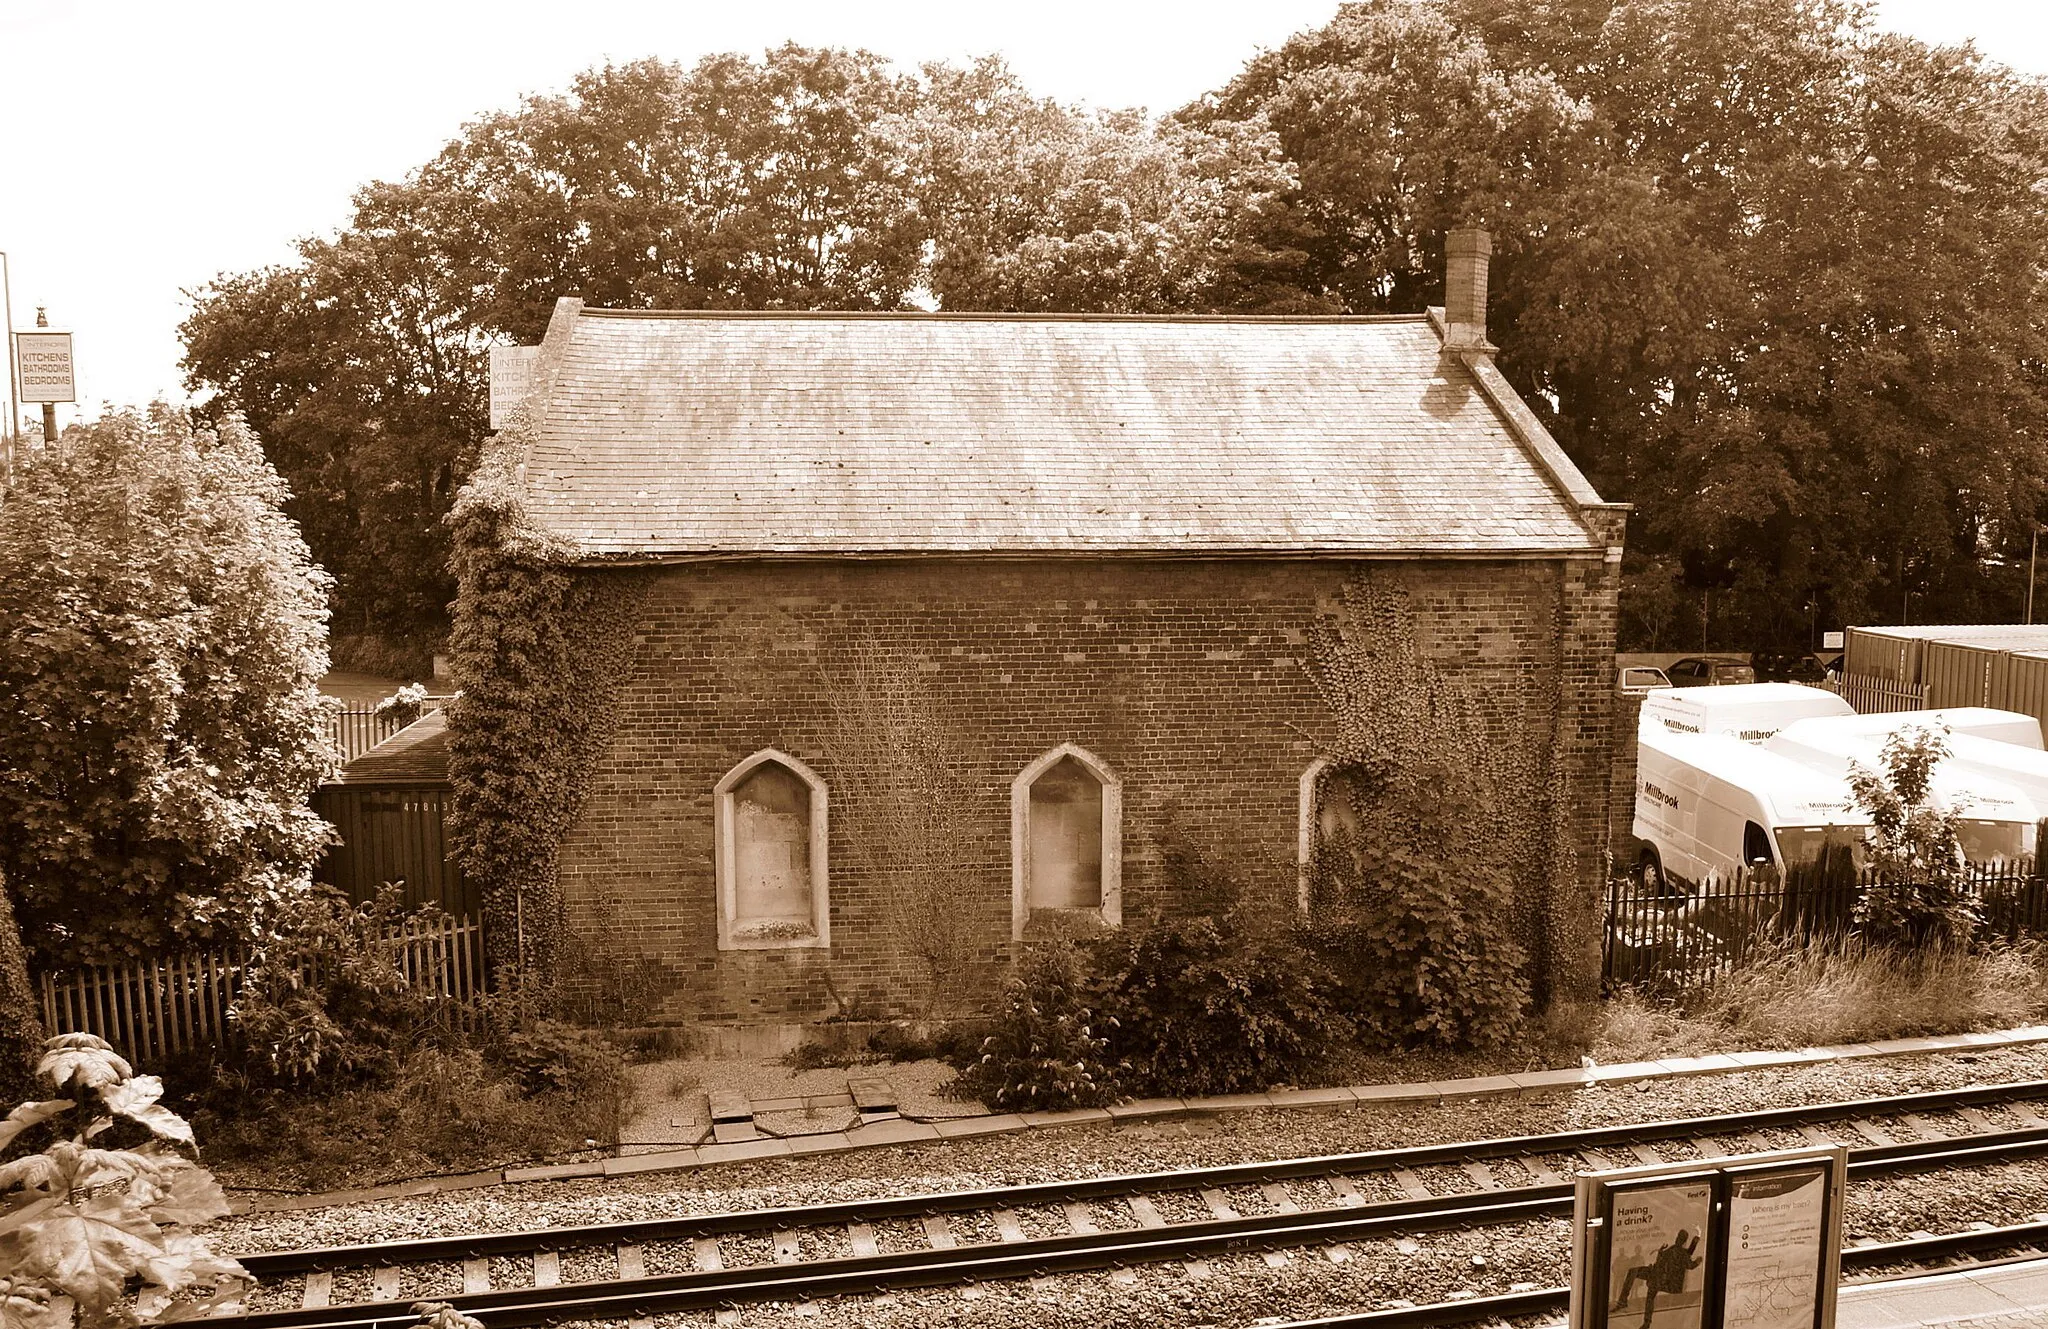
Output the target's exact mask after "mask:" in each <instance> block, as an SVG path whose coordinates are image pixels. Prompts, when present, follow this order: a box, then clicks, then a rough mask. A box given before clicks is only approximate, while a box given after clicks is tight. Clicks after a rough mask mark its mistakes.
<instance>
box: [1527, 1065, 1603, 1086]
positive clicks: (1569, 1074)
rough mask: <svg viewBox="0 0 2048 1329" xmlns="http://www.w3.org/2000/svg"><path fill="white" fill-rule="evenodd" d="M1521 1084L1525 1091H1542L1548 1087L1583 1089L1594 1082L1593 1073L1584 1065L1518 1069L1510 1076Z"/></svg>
mask: <svg viewBox="0 0 2048 1329" xmlns="http://www.w3.org/2000/svg"><path fill="white" fill-rule="evenodd" d="M1508 1078H1509V1079H1510V1080H1513V1081H1514V1082H1515V1083H1516V1084H1518V1085H1520V1086H1521V1087H1522V1088H1523V1090H1524V1091H1525V1092H1541V1091H1542V1090H1546V1089H1583V1088H1585V1087H1586V1086H1587V1085H1589V1084H1592V1083H1593V1082H1594V1081H1593V1078H1592V1076H1591V1074H1590V1073H1589V1072H1588V1071H1587V1070H1586V1068H1585V1067H1583V1066H1574V1067H1571V1068H1570V1069H1564V1068H1559V1069H1558V1070H1554V1071H1516V1072H1515V1073H1514V1074H1513V1075H1510V1076H1509V1077H1508Z"/></svg>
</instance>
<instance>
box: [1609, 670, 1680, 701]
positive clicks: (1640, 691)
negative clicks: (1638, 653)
mask: <svg viewBox="0 0 2048 1329" xmlns="http://www.w3.org/2000/svg"><path fill="white" fill-rule="evenodd" d="M1670 686H1671V680H1670V679H1668V678H1666V677H1665V676H1664V671H1663V670H1661V669H1659V668H1657V666H1655V665H1623V666H1622V670H1621V694H1622V695H1623V696H1624V697H1644V696H1648V695H1649V693H1650V690H1651V689H1652V688H1668V687H1670Z"/></svg>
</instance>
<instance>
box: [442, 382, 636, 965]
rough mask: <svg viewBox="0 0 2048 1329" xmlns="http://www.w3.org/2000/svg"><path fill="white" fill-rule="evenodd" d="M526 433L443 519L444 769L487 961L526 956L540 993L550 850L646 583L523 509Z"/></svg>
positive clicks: (592, 750)
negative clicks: (451, 575) (446, 609)
mask: <svg viewBox="0 0 2048 1329" xmlns="http://www.w3.org/2000/svg"><path fill="white" fill-rule="evenodd" d="M530 436H531V435H530V429H529V426H528V425H527V424H526V422H525V421H524V420H523V419H515V421H514V423H513V425H512V426H511V427H510V428H508V429H507V430H505V431H504V432H503V433H502V434H500V435H499V437H498V440H497V442H496V443H495V445H494V446H493V447H492V448H491V450H490V451H489V452H487V453H486V455H485V457H484V460H483V461H482V463H481V464H480V465H479V466H478V467H477V469H476V471H475V473H474V474H473V475H472V476H471V477H470V480H469V482H468V483H467V484H466V485H464V486H463V488H462V491H461V493H460V494H459V495H458V496H457V498H456V501H455V506H454V509H453V511H452V512H451V513H450V514H449V520H450V522H451V524H452V525H453V527H454V553H453V560H452V561H453V564H454V569H455V577H456V587H457V590H456V600H455V630H454V635H453V638H452V641H451V645H450V654H451V659H450V664H451V667H452V668H453V670H454V674H455V682H456V684H457V686H458V687H459V688H460V689H461V695H460V696H459V697H458V698H457V699H456V700H455V702H454V703H453V704H452V705H451V707H450V712H449V744H448V746H449V762H448V767H449V776H450V778H451V780H452V781H453V784H454V800H453V803H454V807H453V816H452V822H453V824H452V826H451V829H450V837H451V840H452V842H453V845H454V848H455V852H456V854H457V856H458V859H459V861H460V862H461V864H462V870H463V871H464V872H465V873H467V874H468V875H469V876H470V877H471V878H472V879H473V880H475V881H476V882H478V883H479V884H480V886H481V889H482V893H483V899H484V913H485V917H486V918H487V919H488V920H489V926H488V927H487V928H486V929H485V933H484V936H485V942H486V946H487V948H488V949H487V955H486V963H487V964H488V965H489V967H490V968H492V969H493V970H497V969H499V968H500V967H502V966H505V965H517V966H518V967H519V968H520V970H521V973H522V975H523V982H524V984H525V985H526V986H527V987H528V988H529V989H531V988H533V987H539V988H541V989H543V990H545V989H546V988H548V987H549V986H551V985H552V983H553V981H554V979H555V977H556V969H557V962H558V960H559V958H560V952H561V947H562V941H563V937H562V931H563V913H562V897H561V890H560V886H559V883H558V881H557V879H556V856H557V854H558V852H559V851H560V849H561V846H562V841H563V839H564V838H565V837H566V836H567V835H568V833H569V831H570V828H571V827H573V826H574V825H575V824H576V819H577V816H578V815H579V813H580V812H581V810H582V807H583V799H584V796H585V794H586V792H587V791H588V787H589V781H590V772H591V769H592V767H593V766H594V764H595V762H596V759H597V756H598V754H599V753H601V752H603V751H604V749H605V746H606V744H607V742H608V741H609V739H610V737H611V732H612V727H613V723H614V711H615V706H614V702H615V698H616V695H617V688H618V682H619V679H620V678H621V676H622V675H623V674H624V672H625V666H626V664H627V661H628V658H629V656H630V653H631V650H632V631H633V625H634V622H635V621H636V619H637V617H638V612H639V608H640V604H641V600H642V598H643V597H644V595H645V593H646V586H647V577H646V575H645V574H642V573H638V572H630V571H622V570H613V569H590V568H579V567H576V566H575V564H574V559H575V557H576V550H575V548H574V546H572V545H571V544H569V543H568V542H567V541H564V540H562V539H561V538H560V537H557V536H555V535H552V534H550V533H549V532H546V531H543V530H541V529H540V528H539V527H538V526H537V525H535V524H534V523H533V522H532V521H531V520H530V519H529V518H528V517H527V515H526V512H525V510H524V507H523V500H522V491H521V489H520V485H519V481H518V471H517V467H518V465H519V462H520V459H521V458H523V457H524V456H525V454H526V451H527V445H528V442H529V439H530Z"/></svg>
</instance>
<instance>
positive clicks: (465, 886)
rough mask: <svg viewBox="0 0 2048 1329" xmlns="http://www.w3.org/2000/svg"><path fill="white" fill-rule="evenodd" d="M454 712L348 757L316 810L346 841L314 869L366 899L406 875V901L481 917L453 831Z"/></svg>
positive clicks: (319, 794) (318, 797) (430, 717)
mask: <svg viewBox="0 0 2048 1329" xmlns="http://www.w3.org/2000/svg"><path fill="white" fill-rule="evenodd" d="M450 789H451V786H450V784H449V781H448V716H447V713H446V712H445V711H433V712H430V713H429V714H427V715H424V716H422V717H421V718H420V719H419V720H417V721H415V722H414V723H412V724H410V725H407V726H406V727H405V728H404V729H401V730H399V731H398V732H397V733H395V734H393V735H392V736H391V737H389V738H387V739H385V740H384V741H383V742H381V743H379V744H377V745H376V746H375V747H373V748H371V749H370V750H369V751H368V752H365V753H363V754H362V755H361V756H360V757H357V758H356V759H355V760H353V761H351V762H349V763H348V764H346V765H345V766H343V767H342V768H341V770H340V771H339V772H337V773H336V774H335V776H334V778H333V779H332V780H329V781H328V782H327V783H325V784H323V785H321V786H320V788H319V789H318V790H316V791H315V792H314V794H313V811H315V812H317V813H319V814H320V815H321V816H322V817H325V818H326V819H327V820H328V821H329V822H330V823H332V824H333V826H334V828H335V830H336V831H337V832H338V833H339V835H340V837H341V842H340V843H339V844H337V845H335V846H333V847H332V848H331V849H329V850H328V851H327V854H326V856H325V857H324V858H322V859H321V861H320V863H319V866H317V867H316V868H314V870H313V875H314V877H315V878H316V879H318V880H320V881H324V882H327V883H329V884H331V885H334V886H338V887H340V888H341V889H342V890H344V891H347V892H348V894H349V898H351V899H354V900H368V899H370V898H372V897H373V896H375V895H376V893H377V888H378V887H379V886H380V885H382V884H383V883H384V882H387V881H400V880H403V882H404V883H405V903H406V905H407V907H409V908H410V907H415V906H418V905H422V904H437V905H439V906H441V908H443V909H445V910H447V911H448V912H449V913H451V914H453V915H455V916H456V917H457V918H465V917H466V918H469V919H471V920H476V919H479V918H481V917H482V914H483V899H482V895H481V893H480V892H479V891H478V890H477V889H476V887H475V886H474V885H473V884H472V883H470V882H469V881H468V880H466V879H465V878H464V877H463V875H462V868H461V866H460V865H459V864H458V863H457V862H456V861H455V859H454V857H453V856H452V854H451V852H450V849H449V845H448V836H447V829H446V826H447V815H448V807H449V802H450Z"/></svg>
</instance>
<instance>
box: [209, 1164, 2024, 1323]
mask: <svg viewBox="0 0 2048 1329" xmlns="http://www.w3.org/2000/svg"><path fill="white" fill-rule="evenodd" d="M2041 1154H2048V1127H2042V1128H2036V1129H2032V1130H2025V1131H2007V1132H1998V1133H1994V1134H1983V1135H1976V1136H1969V1137H1963V1138H1961V1139H1955V1140H1930V1141H1920V1142H1917V1143H1913V1144H1903V1145H1884V1146H1872V1147H1869V1148H1865V1149H1858V1150H1853V1151H1851V1155H1850V1174H1851V1175H1852V1176H1879V1175H1887V1174H1892V1173H1898V1172H1907V1171H1924V1170H1928V1169H1930V1168H1942V1167H1948V1168H1968V1167H1978V1166H1984V1165H1987V1164H1993V1163H2003V1162H2009V1161H2012V1160H2013V1159H2016V1158H2020V1157H2027V1156H2033V1155H2041ZM1168 1175H1173V1174H1168ZM1572 1191H1573V1188H1572V1186H1571V1185H1570V1184H1569V1183H1564V1184H1553V1185H1544V1186H1525V1187H1517V1188H1513V1189H1507V1190H1499V1191H1477V1192H1468V1193H1466V1194H1463V1195H1455V1196H1444V1197H1436V1198H1431V1199H1411V1200H1395V1201H1386V1202H1382V1203H1377V1204H1366V1205H1360V1206H1357V1207H1353V1208H1340V1209H1311V1210H1302V1211H1298V1212H1295V1213H1288V1214H1270V1215H1260V1216H1256V1217H1239V1218H1230V1219H1210V1220H1204V1221H1201V1222H1194V1223H1179V1224H1171V1225H1168V1226H1166V1227H1158V1228H1137V1229H1125V1230H1120V1231H1115V1232H1097V1233H1085V1234H1073V1235H1069V1236H1064V1237H1045V1238H1037V1239H1033V1240H1025V1241H1017V1242H1006V1243H991V1244H985V1245H976V1246H970V1247H964V1248H951V1249H927V1250H919V1251H910V1252H905V1253H902V1254H896V1255H871V1256H850V1257H841V1258H837V1259H831V1260H817V1261H811V1262H807V1263H800V1264H794V1265H787V1264H764V1265H750V1266H745V1267H742V1268H739V1269H731V1270H709V1271H693V1272H690V1273H677V1274H661V1275H654V1276H648V1277H641V1278H634V1279H617V1280H609V1281H603V1282H590V1283H566V1284H558V1285H555V1286H552V1287H532V1288H505V1289H495V1290H492V1291H489V1292H471V1293H460V1294H453V1295H448V1296H443V1297H437V1298H435V1299H436V1300H441V1301H446V1302H447V1303H448V1304H450V1305H453V1306H454V1307H456V1308H457V1309H458V1310H461V1311H462V1312H463V1313H464V1314H467V1315H473V1316H475V1317H477V1318H478V1319H480V1320H482V1321H483V1322H484V1324H485V1325H486V1326H487V1329H514V1327H515V1326H531V1325H543V1324H552V1323H558V1322H561V1321H564V1320H571V1319H574V1320H606V1319H633V1318H640V1317H645V1316H649V1315H654V1314H657V1313H664V1312H673V1311H683V1310H699V1309H704V1308H706V1307H715V1306H722V1305H727V1304H732V1303H736V1302H741V1301H767V1300H773V1301H791V1300H806V1299H811V1298H816V1297H822V1296H834V1295H841V1294H846V1293H856V1292H868V1291H875V1290H880V1289H883V1288H906V1287H931V1286H939V1285H944V1284H949V1283H956V1282H974V1281H982V1280H994V1279H1003V1278H1015V1277H1025V1276H1034V1275H1040V1274H1049V1273H1064V1272H1076V1271H1081V1270H1089V1269H1100V1268H1105V1267H1110V1266H1120V1265H1124V1264H1131V1263H1141V1262H1153V1261H1159V1260H1169V1259H1195V1258H1200V1257H1203V1256H1208V1255H1219V1254H1224V1253H1228V1252H1232V1251H1241V1250H1256V1249H1262V1248H1270V1247H1276V1246H1315V1245H1323V1244H1328V1243H1334V1242H1344V1241H1357V1240H1363V1239H1368V1238H1371V1237H1376V1236H1384V1235H1388V1234H1390V1233H1394V1232H1423V1231H1440V1230H1443V1229H1447V1228H1462V1227H1473V1226H1482V1225H1493V1224H1505V1223H1517V1222H1533V1221H1537V1220H1541V1219H1546V1218H1561V1217H1565V1216H1568V1215H1569V1214H1570V1213H1571V1210H1572ZM1984 1236H1985V1234H1983V1233H1971V1234H1966V1237H1967V1238H1979V1239H1981V1238H1983V1237H1984ZM1911 1244H1912V1243H1895V1244H1894V1247H1893V1248H1887V1250H1894V1249H1896V1250H1903V1249H1904V1248H1906V1247H1909V1246H1911ZM1980 1248H1981V1247H1980ZM1857 1249H1859V1250H1869V1249H1873V1248H1857ZM1516 1295H1518V1296H1521V1295H1532V1294H1516ZM1467 1304H1470V1303H1467ZM408 1305H409V1303H407V1302H358V1303H354V1304H350V1305H342V1306H323V1307H314V1308H310V1309H306V1308H301V1309H297V1310H274V1311H257V1312H249V1313H243V1314H239V1315H230V1316H215V1317H211V1318H209V1320H208V1321H207V1323H208V1324H210V1325H214V1326H217V1327H218V1329H229V1327H230V1326H231V1327H232V1329H402V1326H406V1325H410V1324H412V1323H414V1321H415V1319H416V1317H415V1316H413V1315H412V1313H411V1312H410V1310H409V1309H407V1306H408Z"/></svg>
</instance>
